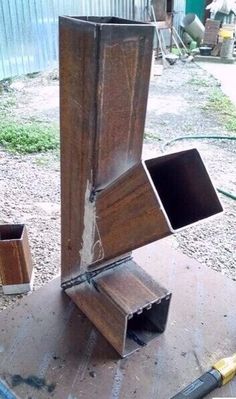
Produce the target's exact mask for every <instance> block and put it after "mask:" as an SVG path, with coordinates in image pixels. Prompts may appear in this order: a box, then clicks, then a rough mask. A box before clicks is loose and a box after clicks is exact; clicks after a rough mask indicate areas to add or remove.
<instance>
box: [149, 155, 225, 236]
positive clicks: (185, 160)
mask: <svg viewBox="0 0 236 399" xmlns="http://www.w3.org/2000/svg"><path fill="white" fill-rule="evenodd" d="M145 164H146V166H147V169H148V172H149V173H150V176H151V179H152V181H153V183H154V186H155V188H156V191H157V193H158V195H159V197H160V200H161V202H162V205H163V207H164V209H165V212H166V214H167V217H168V219H169V221H170V224H171V226H172V228H173V229H174V230H177V229H180V228H181V227H184V226H187V225H189V224H192V223H195V222H198V221H199V220H201V219H205V218H208V217H210V216H212V215H215V214H217V213H219V212H222V211H223V208H222V205H221V203H220V201H219V198H218V196H217V194H216V191H215V189H214V187H213V184H212V182H211V179H210V177H209V175H208V173H207V170H206V168H205V166H204V164H203V162H202V159H201V157H200V155H199V153H198V151H197V150H196V149H192V150H187V151H182V152H178V153H175V154H169V155H166V156H163V157H159V158H155V159H150V160H148V161H146V162H145Z"/></svg>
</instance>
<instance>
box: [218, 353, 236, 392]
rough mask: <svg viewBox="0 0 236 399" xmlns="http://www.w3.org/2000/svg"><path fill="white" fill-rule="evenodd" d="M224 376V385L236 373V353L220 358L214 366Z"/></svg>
mask: <svg viewBox="0 0 236 399" xmlns="http://www.w3.org/2000/svg"><path fill="white" fill-rule="evenodd" d="M213 368H214V369H216V370H217V371H219V373H220V374H221V376H222V385H225V384H227V383H228V382H229V381H231V380H232V379H233V378H234V377H235V375H236V353H235V354H234V355H233V356H230V357H226V358H224V359H221V360H219V361H218V362H217V363H216V364H214V366H213Z"/></svg>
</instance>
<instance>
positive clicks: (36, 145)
mask: <svg viewBox="0 0 236 399" xmlns="http://www.w3.org/2000/svg"><path fill="white" fill-rule="evenodd" d="M0 145H2V146H4V147H5V148H6V149H7V150H10V151H13V152H18V153H21V154H27V153H28V154H29V153H34V152H42V151H48V150H54V149H56V148H58V147H59V137H58V133H57V131H56V128H54V127H52V126H50V127H49V126H45V125H42V124H40V123H25V124H23V123H18V122H15V121H1V120H0Z"/></svg>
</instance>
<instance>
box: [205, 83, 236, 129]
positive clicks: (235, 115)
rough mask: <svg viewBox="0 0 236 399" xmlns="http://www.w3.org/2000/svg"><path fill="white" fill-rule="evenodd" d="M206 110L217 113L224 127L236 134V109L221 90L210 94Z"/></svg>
mask: <svg viewBox="0 0 236 399" xmlns="http://www.w3.org/2000/svg"><path fill="white" fill-rule="evenodd" d="M204 108H205V109H207V110H210V111H213V112H215V113H217V114H218V115H219V116H220V117H221V119H222V121H223V123H224V127H225V128H226V129H227V130H229V131H231V132H236V107H235V105H234V104H233V103H232V102H231V100H230V99H229V97H227V96H226V95H225V94H223V93H222V91H221V90H220V89H215V90H214V91H213V92H212V93H211V94H210V96H209V98H208V101H207V104H206V105H205V107H204Z"/></svg>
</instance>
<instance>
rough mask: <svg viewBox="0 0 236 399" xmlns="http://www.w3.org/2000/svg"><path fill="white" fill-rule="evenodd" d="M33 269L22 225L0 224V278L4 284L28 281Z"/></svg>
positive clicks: (24, 229) (26, 237) (25, 232)
mask: <svg viewBox="0 0 236 399" xmlns="http://www.w3.org/2000/svg"><path fill="white" fill-rule="evenodd" d="M32 271H33V262H32V256H31V252H30V246H29V241H28V235H27V230H26V227H25V226H24V225H20V224H15V225H8V224H5V225H0V280H1V282H2V284H3V285H4V286H8V285H17V284H25V283H29V282H30V279H31V275H32Z"/></svg>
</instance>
